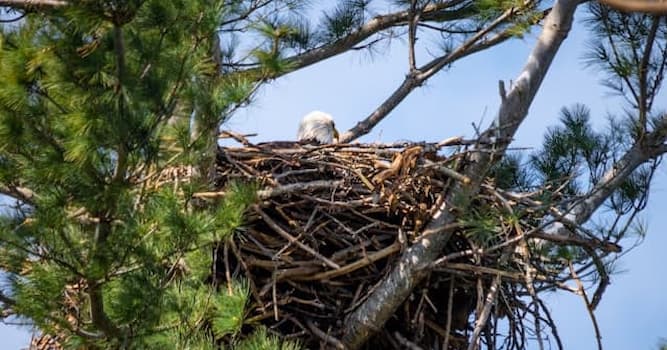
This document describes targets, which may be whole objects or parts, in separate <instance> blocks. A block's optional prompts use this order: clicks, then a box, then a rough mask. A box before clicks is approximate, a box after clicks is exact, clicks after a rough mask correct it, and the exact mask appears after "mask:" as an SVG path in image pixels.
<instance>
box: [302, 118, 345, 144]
mask: <svg viewBox="0 0 667 350" xmlns="http://www.w3.org/2000/svg"><path fill="white" fill-rule="evenodd" d="M297 139H298V140H299V142H301V143H309V144H316V145H326V144H330V143H334V140H335V142H338V130H336V126H335V124H334V121H333V118H332V117H331V115H329V114H327V113H324V112H320V111H313V112H310V113H308V114H306V116H305V117H303V119H301V123H300V124H299V132H298V133H297Z"/></svg>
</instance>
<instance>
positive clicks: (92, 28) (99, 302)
mask: <svg viewBox="0 0 667 350" xmlns="http://www.w3.org/2000/svg"><path fill="white" fill-rule="evenodd" d="M240 3H241V2H233V3H231V4H230V3H229V2H228V1H224V2H223V1H197V0H180V1H161V0H155V1H108V2H101V1H80V2H76V3H73V4H70V5H68V6H58V7H56V8H52V9H50V10H49V11H47V12H32V11H31V9H27V10H26V12H25V13H26V14H27V16H26V17H25V18H24V20H23V22H22V23H20V25H18V26H15V27H11V26H7V27H3V29H2V32H1V33H0V81H2V87H0V164H1V165H0V184H1V185H2V193H4V194H6V195H9V196H11V197H13V198H14V199H15V200H16V204H15V206H14V207H13V212H11V213H8V214H9V215H4V216H3V217H2V222H1V223H0V227H1V229H0V250H1V252H0V256H1V257H0V266H1V267H2V269H3V271H5V273H6V274H7V279H8V281H9V288H8V289H6V290H4V289H3V292H2V294H0V301H1V302H2V304H3V309H4V310H5V311H4V315H5V316H9V315H14V316H16V317H20V318H25V319H29V320H30V321H31V322H34V324H35V326H36V327H37V328H39V329H40V330H42V331H44V332H46V333H51V334H58V335H62V336H63V338H62V339H60V341H61V343H63V345H65V346H66V347H68V348H79V347H83V346H86V347H93V348H155V349H168V348H173V349H185V348H198V349H199V348H202V349H204V348H213V347H214V346H215V342H214V341H213V339H223V338H225V337H227V338H229V339H231V337H233V336H234V335H236V334H237V333H238V332H239V330H240V328H241V326H242V324H243V312H244V307H245V305H246V303H247V295H248V290H247V284H246V283H244V281H243V280H235V281H227V282H226V283H225V285H224V286H223V285H218V284H217V283H214V282H212V281H217V277H216V275H215V273H216V272H215V271H211V266H213V265H214V264H213V257H214V256H215V254H216V251H217V250H218V249H220V247H222V246H223V245H224V242H225V241H226V240H227V239H229V237H230V236H231V235H233V234H234V231H235V230H237V229H238V228H239V226H240V225H241V224H242V222H243V216H244V212H245V208H246V207H247V206H248V205H249V204H251V203H252V202H253V201H254V200H255V199H254V193H255V190H254V187H253V185H252V184H241V183H237V184H235V183H230V184H228V186H227V191H228V192H229V195H228V196H226V197H225V199H224V200H222V201H221V202H220V203H216V204H215V205H209V206H202V205H201V203H197V202H196V201H193V200H192V198H191V195H190V194H191V193H192V192H193V191H197V190H201V189H205V188H208V187H209V186H210V184H209V178H208V173H207V171H208V169H209V168H210V166H211V164H212V162H213V159H214V157H215V154H214V152H213V151H214V150H215V142H216V139H215V138H214V137H211V135H213V136H215V135H216V130H217V128H216V126H217V125H219V124H220V123H221V122H222V121H223V120H224V119H225V118H226V116H227V115H228V110H230V109H232V108H233V106H235V105H238V104H240V103H242V102H243V101H245V100H246V99H247V98H248V96H249V95H250V93H251V87H252V84H251V83H250V82H251V81H252V80H248V79H245V78H243V77H240V76H237V77H235V79H234V80H230V79H223V78H222V77H221V76H220V75H219V74H218V71H219V70H220V63H219V62H218V61H217V60H216V59H214V57H215V56H214V53H215V52H217V45H218V41H217V40H216V38H217V36H216V32H217V30H218V28H219V26H220V23H221V21H222V20H224V19H225V18H228V17H234V16H238V15H239V13H242V11H244V9H243V8H242V7H241V6H240V5H241V4H240ZM194 124H196V125H197V126H198V127H199V128H200V130H207V132H193V130H192V125H194ZM252 339H254V340H248V342H249V343H248V344H249V345H248V348H258V347H261V348H267V347H264V346H263V345H256V344H264V343H266V344H272V345H271V346H270V348H281V346H282V345H281V344H280V343H279V342H276V341H275V339H273V338H270V337H268V336H267V335H266V333H262V332H260V333H258V334H257V335H256V336H255V338H252ZM253 344H254V345H253ZM289 346H290V345H289V344H285V348H289Z"/></svg>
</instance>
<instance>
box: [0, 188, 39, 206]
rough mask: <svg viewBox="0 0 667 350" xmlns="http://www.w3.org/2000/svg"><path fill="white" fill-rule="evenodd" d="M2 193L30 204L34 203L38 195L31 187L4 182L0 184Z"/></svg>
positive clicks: (0, 192)
mask: <svg viewBox="0 0 667 350" xmlns="http://www.w3.org/2000/svg"><path fill="white" fill-rule="evenodd" d="M0 194H4V195H6V196H9V197H12V198H14V199H18V200H20V201H22V202H23V203H26V204H29V205H34V200H35V196H36V195H35V192H33V191H32V190H31V189H29V188H26V187H20V186H6V185H2V184H0Z"/></svg>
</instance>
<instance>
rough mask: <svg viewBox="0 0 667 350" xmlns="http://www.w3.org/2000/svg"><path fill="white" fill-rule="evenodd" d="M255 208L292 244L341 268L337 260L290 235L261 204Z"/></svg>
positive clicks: (330, 264) (329, 264)
mask: <svg viewBox="0 0 667 350" xmlns="http://www.w3.org/2000/svg"><path fill="white" fill-rule="evenodd" d="M253 209H254V210H255V212H257V214H259V215H260V216H261V217H262V219H264V222H266V223H267V224H268V225H269V226H271V228H272V229H274V230H275V231H276V233H278V234H279V235H281V236H282V237H283V238H285V239H286V240H287V241H289V242H290V243H292V244H295V245H296V246H298V247H299V248H301V249H303V250H304V251H306V252H308V253H310V254H312V255H313V256H314V257H316V258H318V259H320V260H321V261H322V262H324V263H325V264H326V265H328V266H329V267H332V268H334V269H340V266H339V265H338V264H336V263H335V262H333V261H331V260H329V259H327V258H326V257H324V256H322V255H321V254H320V253H318V252H316V251H315V250H313V248H311V247H309V246H307V245H305V244H303V243H301V242H300V241H299V240H297V239H296V238H295V237H294V236H292V235H290V234H289V233H287V231H285V230H283V228H282V227H280V226H279V225H278V224H277V223H276V222H275V221H273V219H271V217H270V216H268V215H267V214H266V213H265V212H264V211H263V210H262V209H261V208H260V207H259V205H257V204H255V205H253Z"/></svg>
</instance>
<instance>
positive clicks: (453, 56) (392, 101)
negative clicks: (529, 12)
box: [340, 1, 532, 142]
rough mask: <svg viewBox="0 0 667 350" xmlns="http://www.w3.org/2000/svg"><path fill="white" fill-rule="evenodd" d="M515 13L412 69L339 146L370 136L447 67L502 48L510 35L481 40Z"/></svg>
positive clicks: (342, 137) (348, 132) (341, 138)
mask: <svg viewBox="0 0 667 350" xmlns="http://www.w3.org/2000/svg"><path fill="white" fill-rule="evenodd" d="M530 3H532V1H528V2H527V3H526V6H528V5H529V4H530ZM515 11H516V10H515V9H514V8H512V9H509V10H507V11H505V12H504V13H503V14H502V15H500V16H499V17H498V18H496V20H495V21H493V22H492V23H491V24H489V25H488V26H487V27H485V28H484V29H482V30H480V31H479V32H477V33H476V34H475V35H474V36H472V37H471V38H470V39H468V40H466V42H464V43H463V44H461V45H460V46H459V47H458V48H456V50H454V51H452V52H451V53H449V54H447V55H444V56H440V57H438V58H435V59H433V60H431V61H430V62H428V63H426V64H425V65H423V66H421V67H419V68H418V69H415V70H412V69H411V70H410V72H409V73H408V74H407V76H406V77H405V79H404V80H403V83H401V85H400V86H399V87H398V88H397V89H396V90H395V91H394V92H393V93H392V94H391V95H390V96H389V97H388V98H387V99H386V100H385V101H384V102H383V103H382V104H381V105H380V106H379V107H378V108H376V109H375V110H374V111H373V112H372V113H371V114H370V115H369V116H368V117H366V118H365V119H364V120H362V121H360V122H358V123H357V125H355V126H354V127H353V128H351V129H350V130H348V131H346V132H345V133H343V134H342V135H341V136H340V142H350V141H353V140H355V139H357V138H359V137H361V136H363V135H365V134H367V133H369V132H370V131H371V130H372V129H373V127H375V125H377V124H378V123H379V122H380V121H382V120H383V119H384V118H385V117H386V116H387V115H388V114H389V113H390V112H391V111H392V110H393V109H394V108H396V106H398V104H399V103H401V102H402V101H403V100H404V99H405V98H406V97H407V96H408V95H409V94H410V93H411V92H412V90H414V89H415V88H417V87H419V86H421V85H422V84H423V83H424V82H425V81H426V80H428V79H429V78H430V77H432V76H433V75H435V74H436V73H437V72H439V71H440V70H441V69H442V68H444V67H445V66H447V65H448V64H451V63H452V62H454V61H456V60H458V59H460V58H463V57H466V56H468V55H470V54H473V53H475V52H478V51H480V50H482V49H484V48H488V47H490V46H493V45H496V44H499V43H501V42H503V41H505V40H507V39H508V38H510V37H511V36H510V35H509V31H508V30H505V31H503V32H502V33H500V34H498V35H496V36H494V37H493V38H491V39H488V40H485V41H484V40H482V39H483V38H484V37H485V36H486V35H487V34H489V33H490V32H491V31H493V30H494V29H495V28H497V27H498V26H499V25H500V24H502V23H503V22H505V21H506V20H507V19H508V18H509V17H511V16H512V14H514V13H515ZM411 61H412V60H411Z"/></svg>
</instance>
